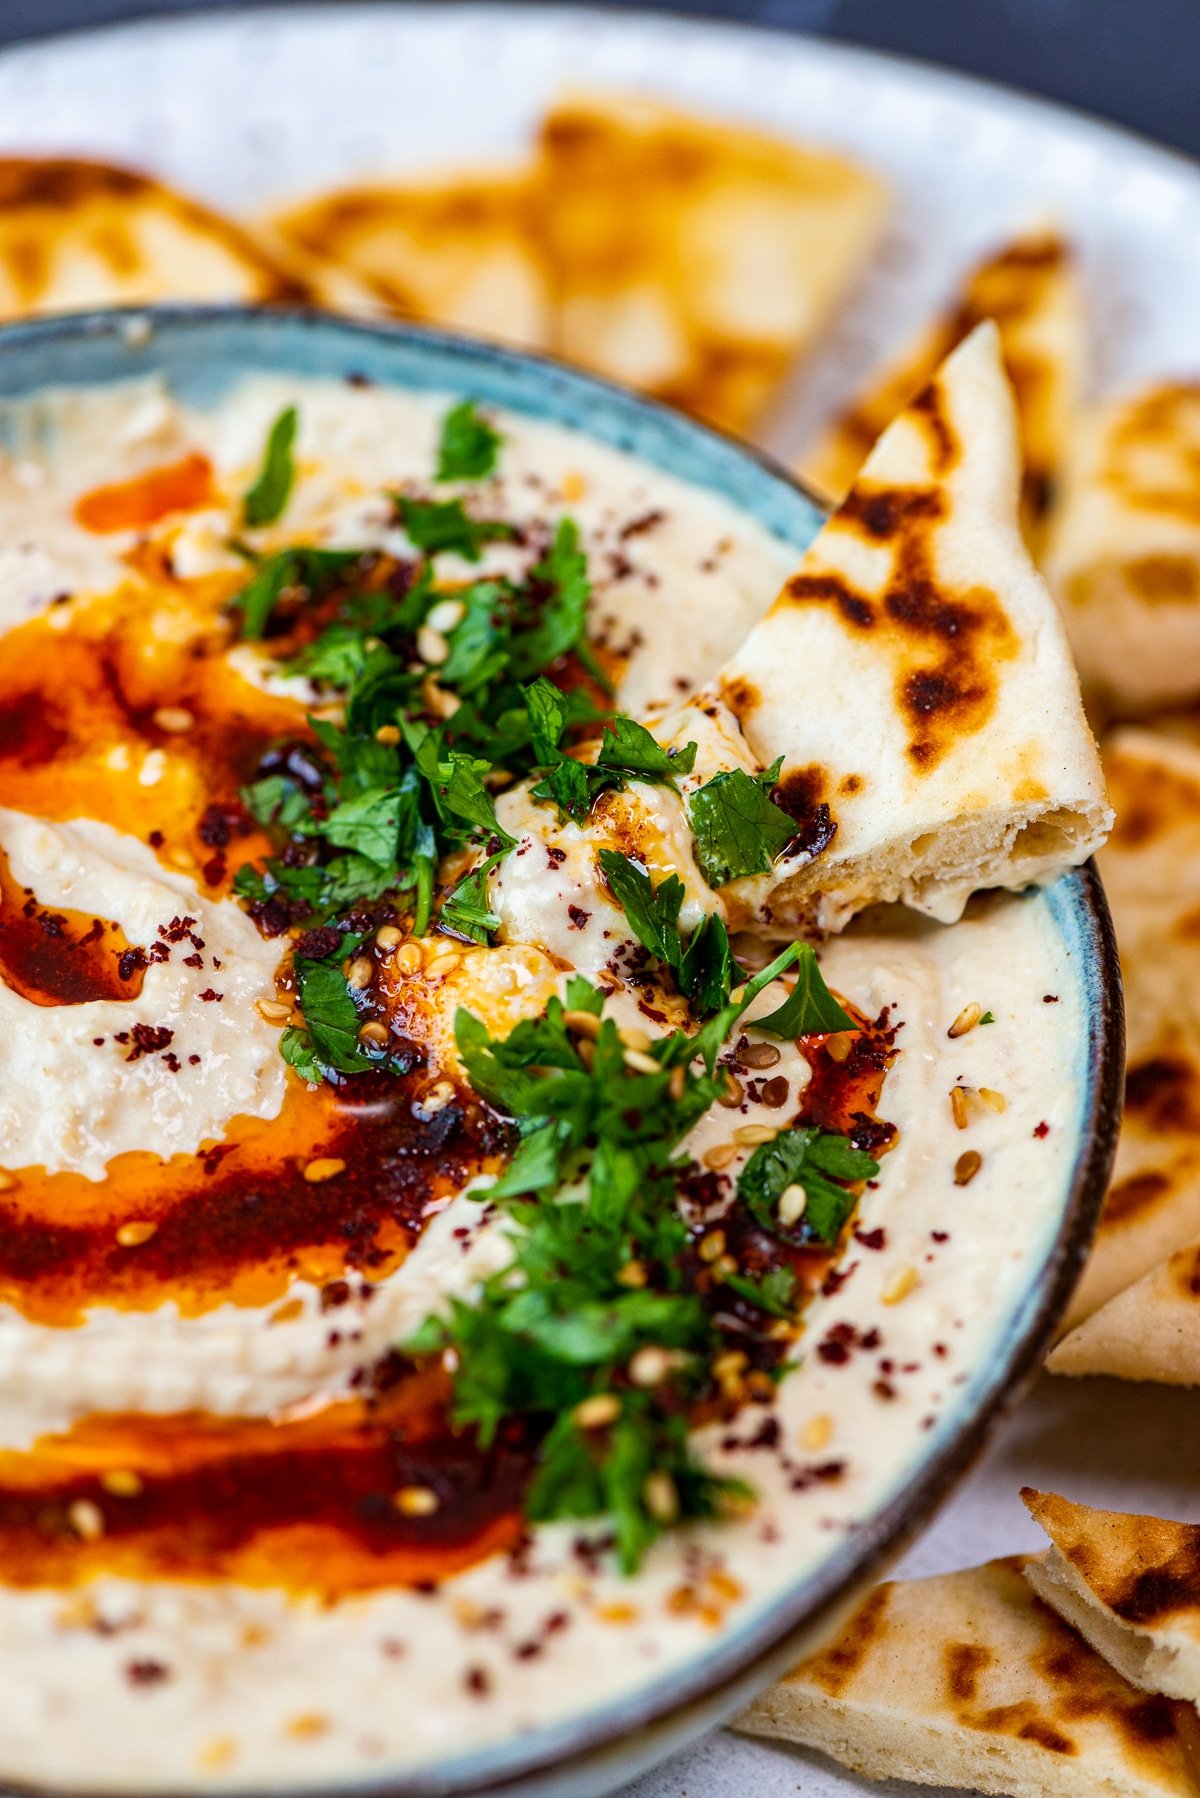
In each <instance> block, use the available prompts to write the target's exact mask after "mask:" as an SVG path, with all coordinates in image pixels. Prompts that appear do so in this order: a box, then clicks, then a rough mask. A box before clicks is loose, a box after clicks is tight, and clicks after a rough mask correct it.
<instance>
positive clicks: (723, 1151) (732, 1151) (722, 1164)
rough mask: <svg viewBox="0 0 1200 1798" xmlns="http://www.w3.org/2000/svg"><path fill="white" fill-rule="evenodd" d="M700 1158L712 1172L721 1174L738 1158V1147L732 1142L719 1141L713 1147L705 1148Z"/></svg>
mask: <svg viewBox="0 0 1200 1798" xmlns="http://www.w3.org/2000/svg"><path fill="white" fill-rule="evenodd" d="M700 1159H701V1160H702V1161H703V1163H704V1165H705V1167H706V1168H707V1169H708V1170H709V1172H710V1173H713V1174H719V1173H720V1172H721V1170H722V1169H723V1168H727V1167H728V1166H729V1165H730V1163H731V1162H733V1161H736V1160H737V1148H736V1146H735V1145H734V1144H733V1143H731V1142H719V1143H717V1144H716V1145H715V1146H714V1147H713V1148H711V1149H705V1151H704V1153H703V1155H702V1156H701V1157H700Z"/></svg>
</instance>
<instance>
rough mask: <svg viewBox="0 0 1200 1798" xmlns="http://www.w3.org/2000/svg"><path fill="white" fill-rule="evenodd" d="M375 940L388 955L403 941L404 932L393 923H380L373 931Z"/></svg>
mask: <svg viewBox="0 0 1200 1798" xmlns="http://www.w3.org/2000/svg"><path fill="white" fill-rule="evenodd" d="M375 941H376V942H377V943H378V945H379V947H380V948H381V949H382V950H383V952H384V954H385V955H390V954H391V953H392V951H393V950H394V949H398V948H399V947H400V945H401V943H402V942H403V941H404V932H403V931H402V930H398V929H397V928H396V926H395V925H394V924H381V925H380V927H379V929H378V930H377V931H376V932H375Z"/></svg>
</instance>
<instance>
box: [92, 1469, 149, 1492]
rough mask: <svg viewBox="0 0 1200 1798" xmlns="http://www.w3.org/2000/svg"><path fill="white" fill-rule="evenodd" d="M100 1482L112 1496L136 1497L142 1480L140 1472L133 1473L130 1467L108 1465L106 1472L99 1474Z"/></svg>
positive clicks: (141, 1486) (140, 1488) (141, 1485)
mask: <svg viewBox="0 0 1200 1798" xmlns="http://www.w3.org/2000/svg"><path fill="white" fill-rule="evenodd" d="M100 1484H101V1485H102V1486H103V1487H104V1490H105V1491H106V1492H111V1493H112V1495H113V1497H114V1498H136V1497H137V1496H138V1493H139V1492H141V1491H142V1489H143V1485H144V1482H143V1480H142V1476H141V1474H140V1473H134V1471H133V1469H132V1468H131V1467H110V1468H109V1470H108V1472H107V1473H102V1474H101V1475H100Z"/></svg>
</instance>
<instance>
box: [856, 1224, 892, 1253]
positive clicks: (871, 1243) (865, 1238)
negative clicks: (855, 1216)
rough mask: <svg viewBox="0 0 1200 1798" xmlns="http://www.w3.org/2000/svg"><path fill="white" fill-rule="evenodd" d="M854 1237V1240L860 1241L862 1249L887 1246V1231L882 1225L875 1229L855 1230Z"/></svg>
mask: <svg viewBox="0 0 1200 1798" xmlns="http://www.w3.org/2000/svg"><path fill="white" fill-rule="evenodd" d="M854 1239H855V1241H856V1242H861V1243H862V1245H863V1248H864V1249H882V1248H886V1247H887V1231H886V1230H884V1229H883V1228H882V1227H880V1228H879V1229H876V1230H855V1232H854Z"/></svg>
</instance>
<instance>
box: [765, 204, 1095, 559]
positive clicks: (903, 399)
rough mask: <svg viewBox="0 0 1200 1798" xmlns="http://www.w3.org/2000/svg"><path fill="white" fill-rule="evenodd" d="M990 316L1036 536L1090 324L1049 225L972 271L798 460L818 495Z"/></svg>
mask: <svg viewBox="0 0 1200 1798" xmlns="http://www.w3.org/2000/svg"><path fill="white" fill-rule="evenodd" d="M984 319H992V320H994V321H995V323H996V325H997V326H998V327H999V331H1000V341H1001V345H1002V347H1003V351H1004V363H1005V367H1006V369H1007V371H1008V377H1009V380H1010V381H1011V382H1012V384H1013V389H1014V391H1015V393H1016V400H1017V418H1018V421H1019V427H1020V436H1021V454H1022V459H1023V473H1022V516H1023V518H1024V521H1025V525H1026V528H1027V530H1029V531H1030V532H1031V533H1033V534H1034V535H1035V536H1036V534H1037V532H1038V529H1039V526H1040V523H1041V520H1042V518H1043V516H1044V514H1045V512H1046V508H1047V505H1048V503H1049V501H1050V499H1051V497H1052V495H1053V493H1054V491H1055V488H1056V485H1057V481H1058V477H1059V472H1060V468H1061V464H1062V460H1063V457H1064V454H1065V452H1066V448H1067V443H1068V439H1069V435H1070V432H1071V429H1072V427H1073V424H1074V421H1075V416H1076V412H1077V409H1078V407H1079V403H1080V399H1081V395H1082V391H1083V371H1084V357H1085V352H1086V329H1085V319H1084V312H1083V297H1082V294H1081V292H1080V287H1079V276H1078V272H1077V269H1076V266H1075V257H1074V252H1073V251H1072V248H1071V245H1070V244H1069V243H1068V242H1067V240H1066V239H1065V238H1064V237H1063V236H1062V234H1061V233H1060V232H1059V231H1058V230H1057V229H1056V228H1055V227H1054V226H1052V225H1043V226H1039V227H1037V228H1034V229H1031V230H1029V231H1026V232H1024V233H1022V234H1021V235H1020V236H1018V237H1015V238H1013V239H1012V240H1011V241H1010V242H1009V243H1007V244H1004V245H1003V246H1002V247H1000V248H999V249H998V250H996V251H995V252H994V253H993V254H992V255H990V256H988V257H987V258H986V259H985V260H984V261H982V262H981V263H979V265H978V266H977V267H976V268H975V269H973V270H972V272H971V273H970V275H969V276H968V277H967V278H966V280H965V281H964V283H963V285H962V288H961V290H960V291H959V294H958V295H957V297H956V299H955V301H954V303H953V304H952V306H951V307H950V308H949V309H948V310H947V312H946V313H945V314H944V315H943V316H942V317H940V318H938V319H936V320H935V321H934V322H933V323H932V324H931V325H930V326H928V328H927V329H926V330H925V331H924V332H923V333H922V334H921V335H920V336H919V337H918V339H917V341H916V342H915V343H914V344H912V345H911V346H910V348H909V349H908V350H906V351H905V352H904V354H903V355H902V356H901V357H900V358H899V359H898V361H896V362H895V363H893V364H892V365H891V366H890V367H889V368H887V369H885V370H884V371H883V373H881V374H880V375H879V376H878V377H877V378H876V380H875V381H874V382H873V383H871V384H870V385H869V386H868V387H867V388H866V390H865V391H864V392H863V393H862V394H861V395H860V396H859V397H858V398H857V399H856V400H855V401H854V403H853V404H852V405H851V406H850V407H849V408H848V409H847V410H846V411H845V412H843V413H842V414H841V415H840V417H838V418H836V419H835V420H834V422H833V424H832V425H831V426H830V427H829V428H828V430H827V432H826V434H825V435H824V437H823V438H822V439H821V440H820V441H819V442H818V443H817V444H816V445H815V446H814V448H813V449H812V450H811V451H810V452H809V453H808V454H807V455H806V456H804V457H802V458H801V461H800V472H801V474H802V475H803V477H804V479H805V480H807V481H809V482H811V484H812V486H813V487H814V488H815V489H816V491H817V492H818V493H825V494H828V495H829V496H830V498H831V499H833V500H835V501H836V500H839V499H841V498H842V497H843V495H844V494H845V493H846V492H847V491H848V490H849V487H850V483H851V481H852V480H853V479H854V477H855V475H856V474H857V473H858V470H859V469H860V468H861V466H862V464H863V462H864V461H865V460H866V457H867V455H868V453H869V452H870V450H871V448H872V446H873V445H874V444H875V443H876V442H877V441H878V439H879V438H880V437H881V436H882V434H883V432H884V431H885V429H886V428H887V426H888V425H889V424H890V423H891V422H892V420H893V418H895V417H896V416H897V414H898V413H900V412H902V411H903V410H904V408H905V406H907V405H908V404H909V402H910V401H911V400H912V399H913V397H914V395H916V394H917V393H918V392H919V391H920V390H921V388H922V387H923V386H924V385H925V384H926V382H927V381H928V380H929V379H930V377H931V375H932V374H933V372H934V370H935V368H936V367H937V365H938V363H939V362H941V361H943V360H944V358H945V357H946V356H948V355H949V354H950V352H951V350H952V349H953V348H954V347H955V345H956V344H958V343H960V342H961V341H962V339H963V338H964V337H967V336H969V335H970V333H971V332H972V331H973V330H974V329H975V327H976V326H977V325H978V324H979V323H980V322H981V321H982V320H984Z"/></svg>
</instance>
